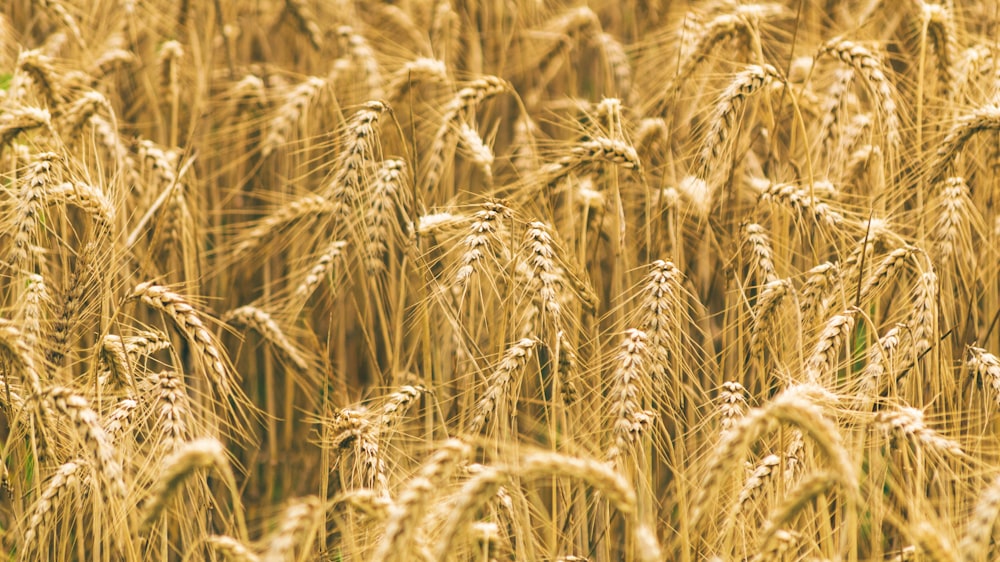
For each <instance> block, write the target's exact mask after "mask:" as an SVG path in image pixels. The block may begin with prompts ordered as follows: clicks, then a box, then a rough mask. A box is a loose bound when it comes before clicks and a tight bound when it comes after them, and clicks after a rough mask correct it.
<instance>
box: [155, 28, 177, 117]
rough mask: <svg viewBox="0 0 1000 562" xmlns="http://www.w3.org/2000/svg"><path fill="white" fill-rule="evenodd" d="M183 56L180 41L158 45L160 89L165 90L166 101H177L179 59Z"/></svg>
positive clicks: (170, 102) (171, 102)
mask: <svg viewBox="0 0 1000 562" xmlns="http://www.w3.org/2000/svg"><path fill="white" fill-rule="evenodd" d="M183 58H184V45H181V42H180V41H173V40H171V41H165V42H164V43H163V44H162V45H160V52H159V55H158V57H157V61H156V62H157V64H159V66H160V89H161V90H164V91H166V92H167V96H166V100H165V101H166V103H167V105H168V106H169V105H172V104H174V103H176V102H177V96H178V95H179V94H180V61H181V59H183Z"/></svg>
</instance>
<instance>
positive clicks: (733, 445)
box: [691, 384, 855, 528]
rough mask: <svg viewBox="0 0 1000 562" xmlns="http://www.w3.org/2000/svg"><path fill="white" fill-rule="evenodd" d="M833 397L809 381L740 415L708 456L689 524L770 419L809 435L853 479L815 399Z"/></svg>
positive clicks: (848, 479)
mask: <svg viewBox="0 0 1000 562" xmlns="http://www.w3.org/2000/svg"><path fill="white" fill-rule="evenodd" d="M819 400H824V401H829V400H833V399H832V398H830V395H829V393H828V392H827V391H826V390H825V389H822V388H821V387H818V386H816V385H812V384H802V385H797V386H793V387H791V388H788V389H786V390H785V391H783V392H782V393H781V394H779V395H778V396H776V397H775V398H773V399H772V400H771V401H770V402H768V403H767V404H765V405H764V406H762V407H760V408H754V409H752V410H750V411H749V412H747V414H746V415H745V416H743V417H742V418H740V419H739V420H738V421H737V422H736V423H735V424H734V425H733V426H732V428H731V429H730V430H729V431H725V432H723V433H722V439H721V441H720V442H719V444H718V445H717V446H716V447H715V450H714V451H713V452H712V454H711V456H710V457H709V460H708V464H707V467H706V468H705V472H704V476H703V477H702V483H701V489H700V490H699V492H698V495H697V497H696V498H695V501H694V503H693V504H692V505H693V506H694V509H693V511H692V516H691V527H692V528H694V527H697V526H698V524H699V523H700V522H701V520H702V518H703V517H704V516H705V514H706V508H707V507H708V506H711V505H712V503H713V499H714V498H715V496H716V494H717V493H718V491H719V490H718V489H719V487H720V485H721V482H722V478H723V477H724V476H725V475H726V474H727V472H728V471H729V470H732V469H734V467H735V466H736V465H737V463H738V462H739V459H740V458H742V456H743V455H744V454H745V453H746V451H747V449H748V448H749V447H750V445H751V444H753V442H754V441H756V440H757V439H758V438H759V437H760V436H761V435H762V434H763V433H764V431H765V430H766V429H767V428H768V427H769V426H770V425H771V424H772V423H773V422H782V423H786V424H789V425H791V426H793V427H795V428H796V429H799V430H801V431H802V432H803V433H804V434H806V435H808V436H809V437H810V438H811V439H812V440H813V441H814V442H815V443H816V444H817V445H818V446H819V448H820V449H821V451H822V452H823V454H824V456H826V458H827V459H828V460H829V461H830V462H831V464H833V465H834V466H835V467H836V469H837V472H838V473H839V474H841V475H842V476H843V478H844V481H845V482H853V474H854V472H855V471H854V467H853V465H852V463H851V461H850V458H849V456H848V454H847V451H846V450H845V449H844V446H843V444H842V442H841V437H840V434H839V433H838V431H837V427H836V426H835V425H833V423H832V422H831V421H830V420H829V419H827V418H826V416H824V415H823V411H822V408H821V407H820V406H819V405H817V403H816V402H817V401H819Z"/></svg>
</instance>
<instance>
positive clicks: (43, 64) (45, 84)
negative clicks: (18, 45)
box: [17, 49, 63, 106]
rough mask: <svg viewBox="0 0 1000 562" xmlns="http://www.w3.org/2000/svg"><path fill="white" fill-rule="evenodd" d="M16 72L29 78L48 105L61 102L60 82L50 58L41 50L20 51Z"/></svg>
mask: <svg viewBox="0 0 1000 562" xmlns="http://www.w3.org/2000/svg"><path fill="white" fill-rule="evenodd" d="M17 70H18V71H19V72H23V73H24V74H26V75H28V76H29V77H31V81H32V83H34V85H35V89H36V90H37V91H38V93H39V94H40V95H41V96H42V99H43V100H45V102H46V103H47V104H48V105H51V106H57V105H59V104H60V103H61V102H62V101H63V92H62V88H61V80H60V79H59V75H58V73H57V72H56V69H55V67H54V66H53V65H52V58H51V57H49V56H47V55H45V54H44V53H42V51H41V49H32V50H30V51H22V52H21V54H20V55H18V57H17Z"/></svg>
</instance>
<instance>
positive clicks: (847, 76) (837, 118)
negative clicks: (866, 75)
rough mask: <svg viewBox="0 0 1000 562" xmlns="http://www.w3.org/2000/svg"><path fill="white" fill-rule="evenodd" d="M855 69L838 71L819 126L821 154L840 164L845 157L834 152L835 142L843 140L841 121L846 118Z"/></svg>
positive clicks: (827, 92)
mask: <svg viewBox="0 0 1000 562" xmlns="http://www.w3.org/2000/svg"><path fill="white" fill-rule="evenodd" d="M854 76H855V73H854V69H838V70H837V72H836V73H835V74H834V77H833V82H832V83H831V84H830V87H829V88H827V90H826V96H825V97H824V100H825V101H824V102H823V107H822V109H821V111H822V116H823V119H822V121H821V122H820V126H819V138H820V154H821V155H825V156H827V157H828V158H830V159H831V160H832V162H840V161H841V160H839V159H841V158H843V157H844V156H845V154H843V153H842V152H839V151H837V152H834V146H835V145H834V142H835V141H836V140H837V139H838V138H841V139H842V138H843V133H844V131H843V130H841V127H843V126H844V125H843V124H842V122H841V119H842V118H843V116H844V113H845V110H846V108H845V107H844V105H845V104H846V103H847V94H848V93H849V92H850V90H851V85H852V84H854Z"/></svg>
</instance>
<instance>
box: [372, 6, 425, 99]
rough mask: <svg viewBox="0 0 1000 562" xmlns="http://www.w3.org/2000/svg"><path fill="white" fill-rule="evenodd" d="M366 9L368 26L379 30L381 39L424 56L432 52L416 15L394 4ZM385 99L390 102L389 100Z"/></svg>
mask: <svg viewBox="0 0 1000 562" xmlns="http://www.w3.org/2000/svg"><path fill="white" fill-rule="evenodd" d="M366 8H369V9H371V15H372V22H371V23H370V24H369V25H370V26H371V27H372V28H374V29H378V30H380V31H381V32H382V36H383V37H392V39H393V41H395V42H396V43H397V44H399V45H406V46H408V47H410V48H411V49H412V51H411V52H415V53H420V54H424V55H426V54H429V53H431V52H432V51H433V50H434V49H432V48H431V45H430V44H429V43H428V37H427V31H426V30H425V29H422V28H421V26H420V25H418V24H417V22H416V19H415V18H416V16H418V13H414V14H411V13H410V10H405V9H403V8H401V7H399V6H397V5H395V4H383V3H378V4H372V5H368V6H366ZM414 12H417V10H414ZM386 99H388V100H389V101H392V100H391V98H386Z"/></svg>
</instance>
